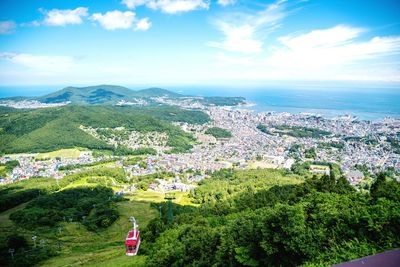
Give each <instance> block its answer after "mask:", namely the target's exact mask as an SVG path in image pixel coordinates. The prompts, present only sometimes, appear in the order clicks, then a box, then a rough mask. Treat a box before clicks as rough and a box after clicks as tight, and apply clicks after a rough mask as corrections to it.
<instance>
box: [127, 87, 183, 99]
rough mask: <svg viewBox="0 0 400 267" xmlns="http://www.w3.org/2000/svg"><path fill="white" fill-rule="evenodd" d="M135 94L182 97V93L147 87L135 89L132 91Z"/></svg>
mask: <svg viewBox="0 0 400 267" xmlns="http://www.w3.org/2000/svg"><path fill="white" fill-rule="evenodd" d="M134 95H135V96H137V97H160V96H166V97H170V98H178V97H183V96H184V95H181V94H178V93H174V92H171V91H168V90H165V89H162V88H156V87H153V88H148V89H143V90H139V91H136V92H135V93H134Z"/></svg>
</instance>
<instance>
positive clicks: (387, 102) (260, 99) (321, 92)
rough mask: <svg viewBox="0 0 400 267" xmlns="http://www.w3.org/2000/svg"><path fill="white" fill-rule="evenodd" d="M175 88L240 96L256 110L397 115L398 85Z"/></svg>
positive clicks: (366, 117)
mask: <svg viewBox="0 0 400 267" xmlns="http://www.w3.org/2000/svg"><path fill="white" fill-rule="evenodd" d="M179 92H181V93H186V94H195V95H202V96H218V95H219V96H243V97H245V98H246V99H247V101H248V102H250V103H252V104H254V106H251V107H248V109H252V110H254V111H256V112H267V111H274V112H289V113H300V112H307V113H314V114H319V115H321V116H323V117H326V118H333V117H336V116H341V115H352V116H356V117H357V118H358V119H360V120H370V121H377V120H382V119H384V118H385V117H392V118H400V88H393V87H392V88H329V89H324V88H311V89H305V88H270V87H269V88H257V89H246V90H241V89H234V90H229V89H227V88H224V89H221V90H218V89H209V88H196V89H184V88H182V89H180V90H179Z"/></svg>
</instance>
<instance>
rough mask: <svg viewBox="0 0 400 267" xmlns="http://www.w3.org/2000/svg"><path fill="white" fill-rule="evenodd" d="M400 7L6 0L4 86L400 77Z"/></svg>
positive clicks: (348, 2) (382, 0) (1, 42)
mask: <svg viewBox="0 0 400 267" xmlns="http://www.w3.org/2000/svg"><path fill="white" fill-rule="evenodd" d="M399 14H400V2H399V1H398V0H391V1H390V0H368V1H365V0H337V1H328V0H319V1H317V0H309V1H304V0H297V1H290V0H287V1H283V0H278V1H256V0H253V1H241V0H236V1H235V0H213V1H208V0H102V1H89V0H81V1H76V0H69V1H59V0H52V1H48V0H18V1H15V0H0V84H1V85H58V84H59V85H69V84H71V85H86V84H103V83H107V84H121V85H138V86H139V85H143V86H163V85H196V86H198V85H221V86H229V85H262V84H263V83H271V82H273V83H285V82H290V83H293V82H296V81H303V82H304V81H306V82H309V81H311V82H340V83H343V82H349V83H365V82H368V83H370V82H373V83H392V84H393V83H394V84H399V83H400V19H399V17H400V16H399Z"/></svg>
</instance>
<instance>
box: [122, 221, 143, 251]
mask: <svg viewBox="0 0 400 267" xmlns="http://www.w3.org/2000/svg"><path fill="white" fill-rule="evenodd" d="M130 221H131V222H132V224H133V229H132V230H130V231H129V232H128V235H127V236H126V240H125V247H126V253H125V255H126V256H136V254H137V253H138V251H139V246H140V236H139V230H138V227H139V225H137V224H136V220H135V218H134V217H131V219H130Z"/></svg>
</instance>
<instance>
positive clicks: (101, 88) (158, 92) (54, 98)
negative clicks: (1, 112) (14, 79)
mask: <svg viewBox="0 0 400 267" xmlns="http://www.w3.org/2000/svg"><path fill="white" fill-rule="evenodd" d="M157 97H167V98H172V99H176V98H187V97H193V96H188V95H183V94H179V93H175V92H172V91H169V90H166V89H162V88H156V87H153V88H147V89H142V90H137V91H134V90H131V89H129V88H126V87H123V86H116V85H96V86H88V87H72V86H71V87H66V88H64V89H61V90H58V91H56V92H53V93H50V94H47V95H44V96H40V97H33V98H26V99H30V100H38V101H40V102H43V103H62V102H71V103H72V104H79V105H103V104H116V103H118V102H119V101H121V100H124V101H128V102H129V101H137V100H145V101H148V102H152V101H154V100H153V99H154V98H157ZM196 98H198V97H196ZM18 99H20V100H24V99H25V98H23V97H22V98H21V97H20V98H15V97H14V98H10V100H14V101H17V100H18ZM198 101H200V102H201V103H203V104H204V105H216V106H224V105H227V106H236V105H239V104H243V103H244V101H245V99H244V98H243V97H200V98H198Z"/></svg>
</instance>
